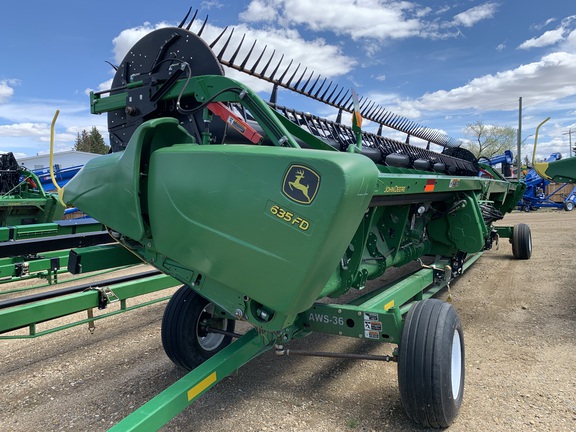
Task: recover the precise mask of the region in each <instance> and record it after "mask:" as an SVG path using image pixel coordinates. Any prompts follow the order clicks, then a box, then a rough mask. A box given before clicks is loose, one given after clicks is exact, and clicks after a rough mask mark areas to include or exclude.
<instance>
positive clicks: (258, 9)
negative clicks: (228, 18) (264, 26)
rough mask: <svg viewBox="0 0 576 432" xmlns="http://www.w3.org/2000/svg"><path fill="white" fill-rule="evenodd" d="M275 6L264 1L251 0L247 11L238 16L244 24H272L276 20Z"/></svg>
mask: <svg viewBox="0 0 576 432" xmlns="http://www.w3.org/2000/svg"><path fill="white" fill-rule="evenodd" d="M276 6H277V5H275V4H274V3H273V2H270V1H266V0H252V1H251V2H250V4H249V5H248V9H246V10H245V11H244V12H242V13H241V14H240V20H242V21H244V22H272V21H274V19H275V18H276V13H277V12H276Z"/></svg>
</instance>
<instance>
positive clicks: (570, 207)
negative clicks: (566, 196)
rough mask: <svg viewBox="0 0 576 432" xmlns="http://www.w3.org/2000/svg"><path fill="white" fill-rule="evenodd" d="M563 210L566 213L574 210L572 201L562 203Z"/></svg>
mask: <svg viewBox="0 0 576 432" xmlns="http://www.w3.org/2000/svg"><path fill="white" fill-rule="evenodd" d="M564 210H566V211H572V210H574V201H564Z"/></svg>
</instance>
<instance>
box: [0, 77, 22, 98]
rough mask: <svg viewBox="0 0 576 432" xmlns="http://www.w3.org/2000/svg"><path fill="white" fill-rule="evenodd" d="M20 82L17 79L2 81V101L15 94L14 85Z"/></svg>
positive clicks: (0, 95)
mask: <svg viewBox="0 0 576 432" xmlns="http://www.w3.org/2000/svg"><path fill="white" fill-rule="evenodd" d="M17 84H18V81H17V80H1V81H0V103H3V102H6V101H7V100H8V99H10V97H11V96H12V95H13V94H14V88H13V87H14V86H15V85H17Z"/></svg>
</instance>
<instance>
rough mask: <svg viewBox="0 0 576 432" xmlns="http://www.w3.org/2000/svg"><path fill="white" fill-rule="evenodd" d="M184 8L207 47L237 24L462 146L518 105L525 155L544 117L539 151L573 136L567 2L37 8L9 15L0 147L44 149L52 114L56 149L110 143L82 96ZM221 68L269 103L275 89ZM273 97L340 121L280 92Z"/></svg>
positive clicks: (104, 1)
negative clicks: (475, 126)
mask: <svg viewBox="0 0 576 432" xmlns="http://www.w3.org/2000/svg"><path fill="white" fill-rule="evenodd" d="M189 6H192V7H193V8H195V9H196V8H197V9H199V17H201V18H204V17H205V16H206V15H209V20H208V26H207V28H206V32H205V36H206V39H208V40H211V39H212V38H213V37H214V35H216V34H218V33H219V32H220V31H221V30H222V29H223V28H224V27H225V26H231V27H235V28H236V33H237V34H243V33H245V34H247V39H248V40H249V41H252V40H254V39H257V40H258V46H261V47H263V46H264V45H265V44H267V45H269V47H273V48H276V50H277V51H278V52H279V53H281V54H284V55H285V58H287V59H294V60H295V64H296V63H298V62H300V63H302V65H303V66H307V67H308V68H309V70H314V71H316V72H317V73H320V74H322V75H323V76H326V77H329V78H330V79H332V80H333V81H335V82H336V83H338V84H340V85H341V86H344V87H346V88H350V87H354V88H355V89H356V91H357V92H358V94H359V95H361V96H366V97H368V98H370V99H372V100H374V101H376V102H377V103H379V104H380V105H381V106H383V107H385V108H387V109H389V110H391V111H393V112H396V113H397V114H401V115H404V116H406V117H408V118H410V119H412V120H414V121H416V122H418V123H420V124H422V125H425V126H428V127H431V128H435V129H438V130H441V131H444V132H446V133H447V134H448V135H449V136H451V137H454V138H457V139H466V138H467V136H466V135H465V133H464V130H465V128H466V126H467V125H469V124H472V123H474V122H476V121H481V122H483V123H484V124H486V125H497V126H512V127H514V128H516V127H517V126H518V98H519V97H522V98H523V108H524V111H523V124H522V126H523V133H522V139H523V140H524V142H525V145H524V146H523V152H525V153H530V154H531V152H532V143H533V135H534V132H535V128H536V126H537V125H538V123H540V122H541V121H542V120H544V119H545V118H546V117H551V120H550V121H549V122H548V123H546V124H545V125H544V126H543V128H542V129H541V130H540V139H539V151H538V154H539V155H540V156H541V157H545V156H547V155H548V154H550V153H551V152H553V151H560V152H561V153H562V154H563V155H564V156H568V149H569V144H568V143H569V136H568V135H567V133H568V132H569V131H570V130H572V131H575V133H574V134H573V135H572V141H573V143H576V4H574V2H573V1H567V0H549V1H547V2H535V1H534V2H532V1H531V2H527V1H525V0H507V1H504V0H501V1H478V0H460V1H445V2H443V1H431V0H426V1H395V0H388V1H386V0H356V1H353V0H314V1H309V0H252V1H249V0H246V1H224V0H211V1H203V2H186V1H181V0H180V1H177V0H164V1H162V2H158V1H148V0H141V1H140V2H137V3H133V2H118V1H114V2H112V1H108V0H100V1H98V2H85V1H78V0H74V1H72V0H60V1H58V2H46V1H41V0H32V1H27V2H13V1H10V2H5V4H3V7H2V20H1V21H2V25H1V26H0V41H1V42H0V46H1V52H2V57H1V58H2V60H1V62H0V152H6V151H12V152H14V153H15V154H16V156H17V157H24V156H32V155H35V154H37V153H44V152H46V151H48V140H49V125H50V122H51V120H52V116H53V114H54V111H55V110H56V109H60V110H61V114H60V117H59V120H58V124H57V129H56V132H57V134H56V142H57V150H66V149H70V148H71V147H72V145H73V143H74V139H75V138H76V134H77V132H79V131H81V130H82V129H90V128H91V127H92V126H97V127H98V128H99V129H100V131H101V132H102V133H103V134H104V135H107V134H106V118H105V116H94V115H91V114H90V112H89V103H88V102H89V97H88V94H87V92H89V90H90V89H95V90H98V89H105V88H108V87H107V86H109V84H110V80H111V78H112V76H113V70H112V68H111V67H110V66H109V65H108V64H106V63H105V61H110V62H112V63H114V64H118V63H120V62H121V61H122V58H123V56H124V54H125V53H126V52H127V50H128V49H129V47H130V46H131V45H132V44H133V43H135V42H136V41H137V40H138V39H139V38H140V37H141V36H142V35H144V34H145V33H146V32H148V31H151V30H153V29H154V28H157V27H159V26H166V25H177V24H178V23H179V22H180V21H181V19H182V18H183V17H184V15H185V13H186V11H187V10H188V7H189ZM193 29H197V27H196V26H195V27H193ZM286 65H287V63H286ZM227 74H228V75H230V76H232V77H234V78H236V79H239V80H240V81H243V82H244V83H246V84H247V85H249V86H251V87H253V88H254V89H255V90H257V91H260V92H261V95H262V96H263V97H265V98H266V97H268V95H269V91H270V87H269V85H268V84H265V83H262V82H257V81H255V80H254V79H252V78H250V77H247V76H246V75H243V74H241V73H239V72H235V71H231V72H227ZM279 98H280V100H279V103H281V104H283V105H286V106H290V107H293V108H297V109H300V110H303V111H310V112H313V113H315V114H318V115H322V116H326V117H334V116H335V112H334V109H332V108H328V107H325V106H322V105H320V104H318V103H315V102H310V101H307V100H305V99H303V98H301V97H297V96H293V95H290V94H288V92H286V91H282V92H280V95H279ZM372 126H373V125H372ZM366 127H367V128H370V127H371V126H370V125H367V126H366ZM386 134H387V135H388V136H391V137H393V138H398V139H401V140H403V139H404V138H405V137H404V136H403V135H402V134H397V133H396V132H394V131H388V132H387V133H386Z"/></svg>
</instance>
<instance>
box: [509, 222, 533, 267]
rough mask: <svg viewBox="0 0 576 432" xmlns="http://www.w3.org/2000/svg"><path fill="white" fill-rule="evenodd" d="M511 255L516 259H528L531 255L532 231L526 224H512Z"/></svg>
mask: <svg viewBox="0 0 576 432" xmlns="http://www.w3.org/2000/svg"><path fill="white" fill-rule="evenodd" d="M511 241H512V255H514V258H516V259H530V257H531V256H532V233H531V232H530V227H529V226H528V225H526V224H523V223H521V224H518V225H514V231H513V233H512V240H511Z"/></svg>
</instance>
